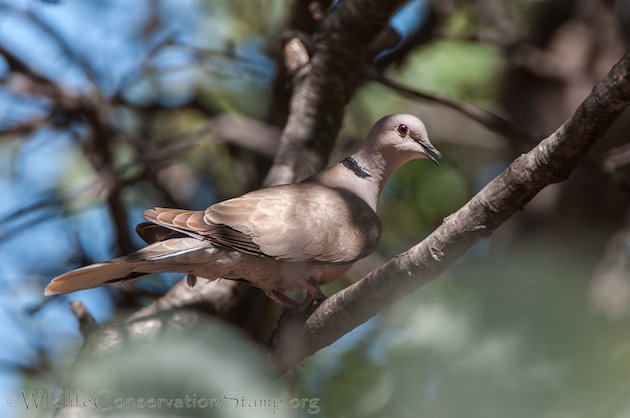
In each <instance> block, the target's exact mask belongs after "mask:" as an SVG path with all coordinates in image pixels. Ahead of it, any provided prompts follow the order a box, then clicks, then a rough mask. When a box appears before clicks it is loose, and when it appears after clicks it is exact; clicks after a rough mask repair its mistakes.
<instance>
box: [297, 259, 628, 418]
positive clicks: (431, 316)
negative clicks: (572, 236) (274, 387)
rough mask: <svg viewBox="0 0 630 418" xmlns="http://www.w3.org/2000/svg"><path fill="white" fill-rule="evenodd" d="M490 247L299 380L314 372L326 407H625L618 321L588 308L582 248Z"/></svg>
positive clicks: (355, 410) (489, 412)
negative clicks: (491, 255) (488, 254)
mask: <svg viewBox="0 0 630 418" xmlns="http://www.w3.org/2000/svg"><path fill="white" fill-rule="evenodd" d="M480 250H481V248H478V249H477V251H480ZM495 256H496V257H497V258H496V260H497V261H496V262H495V263H493V262H491V261H490V260H488V259H485V258H478V257H469V259H468V261H467V263H466V266H461V267H459V268H456V269H455V270H454V271H453V272H452V275H451V276H450V278H449V279H447V280H442V281H440V282H437V283H434V284H431V285H429V286H428V287H426V288H423V289H422V291H420V292H417V293H415V294H413V295H412V296H410V297H408V298H407V299H406V300H403V301H402V302H401V303H398V304H396V305H394V306H393V307H392V308H391V309H390V310H389V311H387V312H386V313H384V314H383V315H382V317H381V319H382V321H381V322H380V323H378V324H379V325H378V327H377V328H376V329H375V330H374V331H372V332H369V333H368V334H367V335H366V336H365V338H364V339H362V340H361V341H360V342H359V343H358V344H357V345H356V346H354V348H352V349H351V350H349V351H346V353H345V354H344V355H343V357H342V358H341V359H340V360H339V364H338V365H337V366H336V367H331V368H330V369H331V370H327V371H326V373H324V375H323V377H322V376H319V377H318V373H319V370H318V369H316V368H313V369H310V370H309V375H307V377H306V379H307V381H308V380H315V381H318V379H324V381H320V382H319V387H320V388H321V391H322V398H323V405H322V408H323V411H324V412H326V416H331V417H332V416H334V417H344V416H348V417H350V416H353V417H359V416H360V417H381V416H391V417H416V416H422V417H425V418H431V417H440V418H448V417H461V416H466V417H483V418H492V417H506V416H509V417H524V418H525V417H532V416H536V417H558V416H575V417H578V416H579V417H592V416H624V414H627V413H628V405H627V393H628V390H629V389H630V379H628V376H627V373H626V371H627V370H628V365H629V364H630V350H628V348H627V347H628V338H627V323H625V322H610V321H606V320H604V319H603V318H601V317H598V316H597V315H596V314H594V313H593V312H592V311H590V309H589V307H588V305H587V301H586V300H585V298H584V296H583V295H584V294H585V291H586V286H587V284H588V280H589V279H590V274H589V269H588V268H587V266H588V265H590V264H589V263H590V262H591V261H592V260H590V257H588V256H586V257H585V256H584V254H583V253H581V252H580V250H577V249H571V248H569V249H564V250H563V251H558V252H555V253H554V255H553V257H551V256H550V255H549V253H548V252H546V251H545V250H540V249H535V250H532V249H528V248H527V247H521V248H520V251H515V252H514V253H513V255H511V256H510V255H509V254H496V255H495ZM482 260H483V261H482ZM325 355H329V356H330V353H327V352H326V351H324V352H322V353H321V354H319V355H318V356H325ZM318 361H319V358H316V359H314V362H316V363H317V362H318ZM311 390H312V388H311ZM342 394H343V395H342Z"/></svg>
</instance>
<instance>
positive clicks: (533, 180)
mask: <svg viewBox="0 0 630 418" xmlns="http://www.w3.org/2000/svg"><path fill="white" fill-rule="evenodd" d="M628 104H630V53H627V54H626V55H625V56H624V57H623V58H622V59H621V61H620V62H619V63H618V64H617V65H616V66H615V67H614V68H613V69H612V70H611V72H610V73H609V74H608V75H607V76H606V78H605V79H604V80H603V81H602V82H600V83H599V84H598V85H597V86H596V87H595V89H594V90H593V92H592V93H591V94H590V95H589V96H588V97H587V98H586V100H584V102H583V103H582V104H581V105H580V107H579V108H578V109H577V110H576V112H575V113H574V114H573V116H572V117H571V119H569V120H568V121H567V122H565V123H564V125H562V126H561V127H560V128H559V129H558V130H557V131H556V132H555V133H554V134H552V135H551V136H549V137H548V138H546V139H544V140H543V141H542V142H541V143H540V144H539V145H538V146H536V147H535V148H534V149H532V150H531V151H530V152H529V153H527V154H523V155H521V156H520V157H518V158H517V159H516V160H515V161H514V162H513V163H512V164H511V165H510V166H509V167H508V168H507V169H506V170H505V171H504V172H503V173H501V174H500V175H499V176H497V177H496V178H495V179H494V180H493V181H492V182H490V183H489V184H488V185H487V186H486V187H485V188H484V189H483V190H481V191H480V192H479V193H478V194H477V195H476V196H474V197H473V198H472V199H471V200H470V201H469V202H468V203H467V204H466V205H464V206H463V207H462V208H461V209H460V210H458V211H457V212H455V213H454V214H452V215H450V216H448V217H447V218H445V219H444V221H443V223H442V225H440V226H439V227H438V228H437V229H436V230H435V231H434V232H433V233H432V234H431V235H429V236H428V237H427V238H426V239H425V240H424V241H422V242H421V243H419V244H417V245H416V246H414V247H412V248H411V249H409V250H408V251H406V252H404V253H402V254H400V255H398V256H397V257H395V258H393V259H392V260H390V261H389V262H388V263H386V264H384V265H383V266H381V267H380V268H378V269H376V270H374V271H373V272H371V273H370V274H368V275H367V276H365V277H364V278H363V279H362V280H361V281H359V282H358V283H355V284H354V285H352V286H349V287H348V288H346V289H344V290H342V291H341V292H339V293H337V294H335V295H334V296H332V297H330V298H329V299H328V300H326V301H325V302H324V303H322V304H321V305H320V306H319V307H318V308H317V309H316V310H315V312H313V314H312V315H310V317H309V318H308V319H306V321H305V322H304V324H303V326H301V327H296V326H295V323H294V324H292V325H291V324H289V325H288V326H284V327H283V328H284V329H281V330H279V332H278V333H277V334H276V338H275V340H274V345H275V347H274V348H275V351H274V354H275V355H276V356H277V357H278V358H279V360H280V362H281V364H282V365H283V367H285V368H286V367H291V366H293V365H295V364H296V363H297V362H299V361H301V360H302V359H304V358H305V357H307V356H309V355H311V354H313V353H315V352H316V351H318V350H319V349H321V348H323V347H325V346H327V345H329V344H331V343H333V342H334V341H336V340H337V339H339V338H340V337H342V336H343V335H344V334H346V333H347V332H348V331H350V330H352V329H354V328H356V327H357V326H359V325H360V324H362V323H364V322H365V321H367V320H368V319H370V318H371V317H372V316H374V315H375V314H377V313H378V312H379V311H380V310H382V309H383V308H384V307H385V306H387V305H389V304H391V303H392V302H394V301H396V300H397V299H400V298H401V297H402V296H404V295H406V294H408V293H409V292H411V291H413V290H416V289H418V288H419V287H420V286H422V285H423V284H425V283H427V282H428V281H430V280H432V279H434V278H436V277H437V276H439V275H440V274H441V273H442V272H443V271H445V270H446V269H447V268H448V267H450V266H451V265H452V264H453V263H454V262H455V261H456V260H457V259H458V258H460V257H461V256H462V255H463V254H464V253H465V252H466V251H467V250H468V249H469V248H470V247H472V246H473V245H474V244H475V243H476V242H478V241H480V240H482V239H484V238H487V237H488V236H490V235H491V234H492V233H493V232H494V231H495V230H496V229H497V228H498V227H499V226H500V225H501V224H502V223H503V222H505V221H506V220H507V219H509V218H510V217H511V216H512V215H513V214H514V213H515V212H516V211H518V210H519V209H522V208H523V207H524V206H525V205H526V204H527V203H528V202H529V201H530V200H531V199H532V198H533V197H534V196H535V195H536V194H537V193H538V192H539V191H540V190H542V189H543V188H544V187H546V186H548V185H550V184H553V183H557V182H561V181H563V180H566V179H567V178H568V177H569V175H570V174H571V172H572V171H573V170H574V169H575V167H576V166H577V164H578V162H579V161H580V159H581V158H583V157H584V155H585V154H586V153H587V152H588V151H589V150H590V149H591V147H592V146H593V144H594V143H595V142H596V141H597V140H598V139H600V138H601V137H602V136H603V135H604V133H605V132H606V130H607V129H608V128H609V127H610V125H611V124H612V123H613V122H614V121H615V119H616V118H617V117H618V116H619V114H620V113H621V112H622V111H623V109H624V108H625V107H627V106H628ZM298 341H299V342H300V344H296V342H298Z"/></svg>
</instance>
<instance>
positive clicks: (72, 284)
mask: <svg viewBox="0 0 630 418" xmlns="http://www.w3.org/2000/svg"><path fill="white" fill-rule="evenodd" d="M211 246H212V245H211V244H210V243H208V242H207V241H200V240H197V239H194V238H174V239H169V240H166V241H160V242H156V243H155V244H151V245H149V246H148V247H146V248H143V249H141V250H139V251H136V252H135V253H132V254H129V255H127V256H124V257H120V258H116V259H114V260H111V261H108V262H105V263H97V264H92V265H89V266H85V267H81V268H79V269H77V270H73V271H70V272H68V273H65V274H62V275H60V276H57V277H55V278H54V279H53V280H52V281H51V282H50V283H49V284H48V286H46V289H45V290H44V294H45V295H47V296H48V295H57V294H61V293H69V292H74V291H76V290H83V289H91V288H94V287H98V286H101V285H103V284H106V283H113V282H118V281H121V280H128V279H134V278H136V277H139V276H142V275H145V274H152V273H162V272H175V273H180V272H181V273H188V270H189V269H190V268H191V264H193V265H194V264H196V263H203V262H207V261H209V260H208V256H209V255H210V254H212V252H210V253H209V252H208V251H207V250H208V247H211ZM198 251H203V254H202V256H201V258H200V257H199V256H198V255H196V254H195V253H197V252H198ZM197 254H199V253H197Z"/></svg>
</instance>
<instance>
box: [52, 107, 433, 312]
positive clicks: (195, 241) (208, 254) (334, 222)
mask: <svg viewBox="0 0 630 418" xmlns="http://www.w3.org/2000/svg"><path fill="white" fill-rule="evenodd" d="M421 158H425V159H429V160H430V161H432V162H434V163H435V164H437V165H439V162H438V160H439V159H441V158H442V155H441V154H440V153H439V152H438V151H437V150H436V149H435V147H434V146H433V145H432V144H431V142H430V141H429V138H428V135H427V130H426V128H425V126H424V124H423V123H422V121H421V120H420V119H418V118H417V117H415V116H413V115H408V114H397V115H390V116H386V117H383V118H382V119H380V120H379V121H377V122H376V123H375V124H374V126H373V127H372V128H371V129H370V131H369V133H368V134H367V137H366V138H365V140H364V141H363V144H362V146H361V148H360V149H359V150H358V151H357V152H356V153H354V154H352V155H350V156H348V157H346V158H344V159H343V160H342V161H340V162H339V163H337V164H334V165H332V166H331V167H329V168H328V169H326V170H324V171H322V172H320V173H318V174H315V175H313V176H311V177H309V178H307V179H305V180H303V181H301V182H299V183H292V184H284V185H278V186H272V187H268V188H263V189H259V190H255V191H252V192H249V193H246V194H244V195H242V196H240V197H236V198H232V199H228V200H225V201H222V202H219V203H215V204H213V205H212V206H210V207H208V208H207V209H206V210H204V211H194V210H183V209H168V208H154V209H149V210H147V211H145V213H144V216H145V218H146V219H147V221H148V222H144V223H141V224H139V225H138V226H137V227H136V232H137V233H138V235H140V237H141V238H143V239H144V240H145V241H147V243H149V244H150V245H148V246H147V247H145V248H142V249H140V250H138V251H136V252H134V253H132V254H129V255H127V256H123V257H119V258H115V259H113V260H111V261H107V262H102V263H96V264H92V265H89V266H85V267H82V268H79V269H77V270H74V271H71V272H68V273H65V274H62V275H60V276H58V277H55V278H54V279H53V280H52V281H51V282H50V283H49V284H48V286H47V287H46V289H45V292H44V293H45V294H46V295H55V294H62V293H68V292H73V291H76V290H81V289H89V288H94V287H98V286H101V285H104V284H107V283H116V282H120V281H124V280H130V279H135V278H138V277H141V276H144V275H148V274H154V273H161V272H176V273H185V274H187V275H188V276H187V277H188V278H193V277H198V278H204V279H207V280H216V279H220V278H221V279H230V280H244V281H246V282H249V283H251V284H252V285H254V286H256V287H259V288H260V289H262V290H263V291H264V292H265V293H266V294H267V296H268V297H270V298H271V299H272V300H274V301H275V302H277V303H279V304H281V305H282V306H283V307H286V308H291V309H294V308H295V307H296V306H297V305H299V304H298V302H296V301H295V300H293V298H291V297H289V296H287V295H286V294H285V293H286V292H291V291H297V290H304V289H305V290H306V292H307V297H306V299H305V301H306V302H307V303H312V301H313V300H322V299H324V298H325V295H324V294H323V293H322V291H321V289H320V286H322V285H324V284H326V283H329V282H331V281H333V280H335V279H337V278H338V277H340V276H341V275H343V274H344V273H345V272H346V271H347V270H348V269H349V268H350V267H351V266H352V265H353V264H354V263H355V262H356V261H357V260H359V259H361V258H364V257H366V256H367V255H368V254H370V253H371V252H372V251H374V250H375V248H376V246H377V244H378V241H379V238H380V235H381V222H380V219H379V217H378V215H377V214H376V209H377V205H378V200H379V197H380V195H381V192H382V191H383V188H384V186H385V184H386V182H387V180H388V179H389V178H390V177H391V175H392V174H393V173H394V172H396V171H397V170H398V169H399V168H400V167H401V166H402V165H403V164H405V163H406V162H408V161H410V160H414V159H421ZM194 281H195V280H190V281H189V284H194Z"/></svg>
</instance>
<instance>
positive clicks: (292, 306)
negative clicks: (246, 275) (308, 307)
mask: <svg viewBox="0 0 630 418" xmlns="http://www.w3.org/2000/svg"><path fill="white" fill-rule="evenodd" d="M265 293H266V294H267V296H268V297H269V299H271V300H273V301H274V302H276V303H277V304H279V305H280V306H282V310H283V311H290V312H300V307H301V304H300V303H299V302H297V301H295V300H293V299H291V298H290V297H288V296H287V295H285V294H284V293H282V292H278V291H275V290H273V291H268V292H265Z"/></svg>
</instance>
